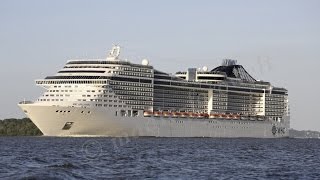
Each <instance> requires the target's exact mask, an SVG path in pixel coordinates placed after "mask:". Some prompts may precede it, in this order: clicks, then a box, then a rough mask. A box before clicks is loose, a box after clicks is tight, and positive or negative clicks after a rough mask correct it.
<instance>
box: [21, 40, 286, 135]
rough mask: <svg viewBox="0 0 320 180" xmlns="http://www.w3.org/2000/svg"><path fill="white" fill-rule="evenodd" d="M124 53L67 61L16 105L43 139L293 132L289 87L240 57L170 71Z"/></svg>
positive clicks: (116, 49) (115, 48)
mask: <svg viewBox="0 0 320 180" xmlns="http://www.w3.org/2000/svg"><path fill="white" fill-rule="evenodd" d="M119 55H120V46H118V45H115V46H113V47H112V49H111V50H110V51H109V53H108V55H107V57H106V58H105V59H80V60H78V59H76V60H69V61H68V62H67V63H66V65H65V66H64V67H63V68H62V69H61V70H59V71H58V72H57V73H56V74H55V75H53V76H47V77H45V78H44V79H39V80H36V81H35V82H36V85H38V86H40V87H42V88H44V93H43V94H42V95H41V96H40V97H39V98H38V99H37V100H35V101H34V102H32V101H25V100H24V101H22V102H20V103H19V104H18V105H19V106H20V108H21V109H22V110H23V112H24V113H25V114H26V115H27V116H28V117H29V118H30V119H31V120H32V122H33V123H34V124H35V125H36V126H37V127H38V128H39V129H40V130H41V132H42V133H43V134H44V135H45V136H109V137H132V136H152V137H253V138H282V137H288V133H289V127H290V114H289V102H288V91H287V90H286V89H285V88H281V87H275V86H272V85H271V84H270V83H269V82H265V81H261V80H256V79H254V78H253V77H252V76H251V75H250V74H249V73H248V72H247V71H246V70H245V68H244V67H243V66H242V65H239V64H237V61H236V60H231V59H224V60H223V62H222V64H221V66H218V67H215V68H212V69H211V70H209V68H208V67H203V68H189V69H186V70H185V71H179V72H177V73H175V74H170V73H167V72H164V71H161V70H157V69H155V68H154V67H153V66H151V65H150V64H149V61H148V60H147V59H143V60H142V62H141V64H136V63H131V62H129V61H128V60H126V59H121V58H120V57H119Z"/></svg>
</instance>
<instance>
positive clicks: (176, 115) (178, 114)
mask: <svg viewBox="0 0 320 180" xmlns="http://www.w3.org/2000/svg"><path fill="white" fill-rule="evenodd" d="M179 116H181V113H179V112H173V113H172V117H179Z"/></svg>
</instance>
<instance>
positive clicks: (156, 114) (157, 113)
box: [153, 111, 162, 117]
mask: <svg viewBox="0 0 320 180" xmlns="http://www.w3.org/2000/svg"><path fill="white" fill-rule="evenodd" d="M161 115H162V112H160V111H155V112H153V116H154V117H160V116H161Z"/></svg>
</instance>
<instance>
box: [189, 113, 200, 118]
mask: <svg viewBox="0 0 320 180" xmlns="http://www.w3.org/2000/svg"><path fill="white" fill-rule="evenodd" d="M189 117H192V118H196V117H198V114H197V113H193V112H190V113H189Z"/></svg>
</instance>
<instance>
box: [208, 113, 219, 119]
mask: <svg viewBox="0 0 320 180" xmlns="http://www.w3.org/2000/svg"><path fill="white" fill-rule="evenodd" d="M209 117H210V118H218V117H219V114H210V116H209Z"/></svg>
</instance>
